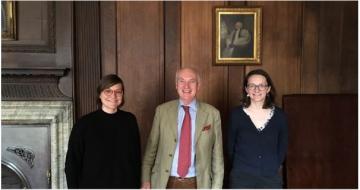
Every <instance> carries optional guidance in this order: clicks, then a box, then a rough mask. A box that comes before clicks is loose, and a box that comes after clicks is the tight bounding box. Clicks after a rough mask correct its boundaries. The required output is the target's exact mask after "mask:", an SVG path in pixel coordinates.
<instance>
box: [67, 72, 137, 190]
mask: <svg viewBox="0 0 360 190" xmlns="http://www.w3.org/2000/svg"><path fill="white" fill-rule="evenodd" d="M97 93H98V97H99V98H98V103H99V105H101V109H98V110H97V111H94V112H92V113H90V114H88V115H85V116H84V117H82V118H81V119H79V121H78V122H77V123H76V124H75V125H74V127H73V129H72V131H71V135H70V139H69V147H68V152H67V155H66V163H65V173H66V179H67V184H68V188H81V189H90V188H97V189H110V188H116V189H119V188H126V189H131V188H139V187H140V167H141V158H140V137H139V129H138V125H137V121H136V118H135V116H134V115H133V114H131V113H129V112H125V111H122V110H120V109H119V107H120V106H121V105H122V104H123V102H124V85H123V81H122V80H121V79H120V78H119V77H118V76H117V75H107V76H105V77H104V78H103V79H102V80H101V82H100V85H99V86H98V88H97Z"/></svg>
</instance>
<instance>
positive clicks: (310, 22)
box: [300, 2, 320, 94]
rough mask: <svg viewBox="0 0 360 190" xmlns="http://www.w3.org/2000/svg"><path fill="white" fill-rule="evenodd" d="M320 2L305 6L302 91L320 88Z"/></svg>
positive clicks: (306, 3) (313, 90)
mask: <svg viewBox="0 0 360 190" xmlns="http://www.w3.org/2000/svg"><path fill="white" fill-rule="evenodd" d="M319 5H320V2H305V3H304V6H303V20H302V23H303V30H302V35H303V42H302V52H303V55H302V64H301V73H300V78H301V90H300V91H301V93H304V94H306V93H317V92H318V90H319V80H318V65H319V64H318V60H319V27H320V26H319V25H320V19H319V16H320V6H319Z"/></svg>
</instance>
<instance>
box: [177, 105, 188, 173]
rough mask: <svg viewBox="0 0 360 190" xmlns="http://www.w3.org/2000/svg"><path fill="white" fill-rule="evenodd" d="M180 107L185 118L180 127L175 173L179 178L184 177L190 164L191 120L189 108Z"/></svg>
mask: <svg viewBox="0 0 360 190" xmlns="http://www.w3.org/2000/svg"><path fill="white" fill-rule="evenodd" d="M182 107H183V108H184V111H185V117H184V121H183V123H182V127H181V134H180V145H179V159H178V169H177V172H178V174H179V176H180V177H185V176H186V174H187V173H188V171H189V167H190V164H191V161H190V158H191V118H190V112H189V106H182Z"/></svg>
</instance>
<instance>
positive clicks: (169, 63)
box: [164, 1, 181, 101]
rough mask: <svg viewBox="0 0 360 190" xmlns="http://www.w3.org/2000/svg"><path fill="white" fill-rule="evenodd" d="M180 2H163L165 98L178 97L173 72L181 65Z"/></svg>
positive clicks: (167, 99) (166, 99)
mask: <svg viewBox="0 0 360 190" xmlns="http://www.w3.org/2000/svg"><path fill="white" fill-rule="evenodd" d="M180 29H181V2H176V1H171V2H169V1H166V2H164V31H165V34H164V35H165V42H164V45H165V49H164V56H165V60H164V64H165V65H164V67H165V71H164V72H165V73H164V77H165V81H164V85H165V89H164V91H165V95H164V96H165V100H164V101H169V100H173V99H176V98H178V94H177V91H176V87H175V74H176V71H177V70H178V69H179V68H180V67H181V41H180V37H181V30H180Z"/></svg>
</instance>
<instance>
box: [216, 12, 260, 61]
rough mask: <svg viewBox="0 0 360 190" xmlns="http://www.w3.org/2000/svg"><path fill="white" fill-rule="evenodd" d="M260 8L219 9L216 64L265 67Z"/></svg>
mask: <svg viewBox="0 0 360 190" xmlns="http://www.w3.org/2000/svg"><path fill="white" fill-rule="evenodd" d="M261 29H262V10H261V8H260V7H245V8H223V7H221V8H219V7H218V8H215V48H214V55H215V65H244V64H245V65H246V64H248V65H259V64H261V51H260V50H261Z"/></svg>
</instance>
